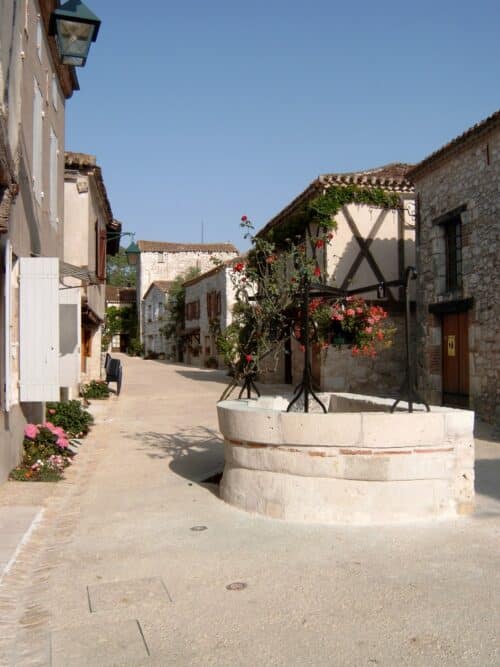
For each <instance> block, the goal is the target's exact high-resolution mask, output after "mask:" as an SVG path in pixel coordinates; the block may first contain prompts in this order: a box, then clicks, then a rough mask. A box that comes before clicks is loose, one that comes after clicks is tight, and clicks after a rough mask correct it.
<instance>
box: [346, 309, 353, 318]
mask: <svg viewBox="0 0 500 667" xmlns="http://www.w3.org/2000/svg"><path fill="white" fill-rule="evenodd" d="M345 314H346V315H347V316H348V317H354V315H355V314H356V312H355V311H354V309H353V308H348V309H347V310H346V311H345Z"/></svg>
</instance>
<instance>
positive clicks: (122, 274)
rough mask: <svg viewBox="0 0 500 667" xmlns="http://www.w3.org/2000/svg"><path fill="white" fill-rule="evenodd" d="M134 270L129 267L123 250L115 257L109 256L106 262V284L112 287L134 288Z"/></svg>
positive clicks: (132, 267)
mask: <svg viewBox="0 0 500 667" xmlns="http://www.w3.org/2000/svg"><path fill="white" fill-rule="evenodd" d="M135 279H136V269H135V266H129V265H128V262H127V255H126V254H125V248H121V247H120V250H119V251H118V253H117V254H116V255H109V256H108V257H107V260H106V282H107V283H108V285H113V286H114V287H135Z"/></svg>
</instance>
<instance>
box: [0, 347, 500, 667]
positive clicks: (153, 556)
mask: <svg viewBox="0 0 500 667" xmlns="http://www.w3.org/2000/svg"><path fill="white" fill-rule="evenodd" d="M119 356H120V358H121V359H122V362H123V364H124V385H123V388H122V393H121V395H120V396H119V397H116V396H114V395H113V396H112V398H111V399H110V400H109V401H107V402H101V403H100V402H98V401H94V402H93V404H92V410H93V412H94V414H95V415H96V425H95V426H94V428H93V430H92V432H91V434H90V435H89V437H88V438H87V439H86V440H85V441H84V443H83V445H82V446H81V450H80V453H79V455H78V456H77V458H76V460H75V463H74V465H73V466H72V467H71V469H70V470H69V471H68V473H67V475H66V480H64V481H62V482H60V483H59V484H56V485H50V484H46V485H40V484H25V485H23V484H22V483H20V482H9V483H7V484H5V485H4V486H3V487H2V488H1V489H0V510H2V511H3V515H2V516H4V515H6V514H8V513H10V515H11V516H12V517H15V516H18V517H21V519H22V516H23V511H24V512H25V513H28V514H29V513H30V512H31V513H32V515H33V517H36V524H35V525H34V526H33V527H32V529H31V532H30V534H29V535H28V536H26V538H25V541H24V544H23V545H22V546H21V547H20V548H19V549H18V553H17V556H16V558H15V559H14V560H13V561H11V563H10V566H9V569H8V571H7V572H6V574H5V576H4V577H3V580H2V582H1V584H0V603H1V605H0V608H1V609H2V611H1V616H0V664H2V665H3V664H5V665H52V666H53V667H60V666H62V665H68V666H71V667H77V666H79V665H85V666H87V667H90V666H93V665H95V666H99V667H103V666H105V665H176V666H180V665H217V666H218V667H223V666H224V667H225V666H227V667H230V666H239V665H249V666H250V665H252V666H253V665H266V666H267V665H301V666H302V665H315V666H317V665H341V666H348V665H349V666H350V665H353V666H359V665H412V666H422V667H424V666H425V667H428V666H429V665H467V666H468V667H471V666H474V665H477V666H478V667H479V666H480V667H486V666H487V665H498V664H500V644H499V641H500V640H499V634H498V628H499V627H500V611H499V604H498V596H497V592H498V590H499V589H500V570H499V568H498V554H499V549H500V483H499V480H500V444H499V443H498V442H495V441H493V440H490V441H488V440H486V439H484V440H483V439H482V440H478V441H477V443H476V446H477V456H478V459H479V460H478V461H477V469H476V470H477V472H476V474H477V480H476V488H477V492H478V495H477V512H476V514H475V515H473V516H472V517H470V518H463V519H460V520H456V521H446V522H439V523H432V524H423V523H422V524H413V525H405V526H401V527H394V526H393V527H356V528H354V527H343V526H334V527H332V526H321V525H316V526H312V525H301V524H297V523H286V522H282V521H278V520H270V519H265V518H260V517H254V516H251V515H249V514H246V513H244V512H242V511H239V510H236V509H234V508H232V507H230V506H228V505H226V504H224V503H223V502H222V501H221V500H219V498H218V497H217V487H216V486H215V485H213V484H204V483H202V481H203V480H206V479H207V478H210V477H211V476H212V475H213V474H215V473H217V472H219V471H220V470H221V469H222V463H223V452H222V444H221V441H220V437H219V434H218V430H217V414H216V402H217V400H218V398H219V396H220V394H221V393H222V391H223V389H224V387H225V384H226V383H227V377H226V376H225V374H224V372H222V371H213V370H201V369H196V368H190V367H188V366H183V365H174V364H167V363H165V362H160V361H144V360H142V359H140V358H130V357H126V356H124V355H119ZM275 389H276V388H275V387H274V388H271V387H269V391H271V390H275ZM480 435H481V434H480ZM16 513H17V514H16ZM21 519H20V521H21V523H22V520H21ZM28 527H29V526H27V527H26V528H28ZM14 532H15V531H14ZM19 537H20V538H22V535H20V536H19ZM14 546H15V545H14V544H12V547H11V548H12V550H14ZM0 554H2V552H0ZM5 558H6V559H7V554H5ZM238 583H241V584H244V586H238V585H236V586H233V587H231V586H230V584H238ZM228 587H229V588H228Z"/></svg>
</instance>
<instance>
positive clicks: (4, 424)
mask: <svg viewBox="0 0 500 667" xmlns="http://www.w3.org/2000/svg"><path fill="white" fill-rule="evenodd" d="M57 4H58V3H56V2H55V0H44V1H43V2H37V1H36V0H26V2H23V3H21V2H17V3H15V2H2V3H0V93H1V94H0V257H1V271H0V295H1V296H0V481H3V480H4V479H5V478H6V477H7V475H8V473H9V471H10V470H11V469H12V468H13V467H14V466H15V465H16V464H17V462H18V461H19V458H20V455H21V451H22V441H23V428H24V425H25V424H26V421H27V420H36V421H39V420H40V419H42V418H43V402H44V401H46V400H58V399H59V396H60V377H59V293H60V290H59V285H60V279H61V278H63V276H64V269H65V267H64V265H63V264H60V258H61V257H62V251H63V229H64V191H63V190H64V188H63V184H64V128H65V102H66V100H67V99H68V98H70V97H71V96H72V94H73V91H75V90H78V88H79V85H78V80H77V77H76V73H75V69H74V68H73V67H71V66H65V65H61V64H60V62H59V56H58V52H57V46H56V43H55V40H54V37H53V36H51V35H49V30H48V25H49V20H50V15H51V12H52V11H53V10H54V9H55V8H56V6H57Z"/></svg>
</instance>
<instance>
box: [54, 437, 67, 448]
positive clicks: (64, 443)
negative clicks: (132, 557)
mask: <svg viewBox="0 0 500 667" xmlns="http://www.w3.org/2000/svg"><path fill="white" fill-rule="evenodd" d="M56 445H57V446H58V447H62V448H63V449H65V448H66V447H69V442H68V440H66V438H57V440H56Z"/></svg>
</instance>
